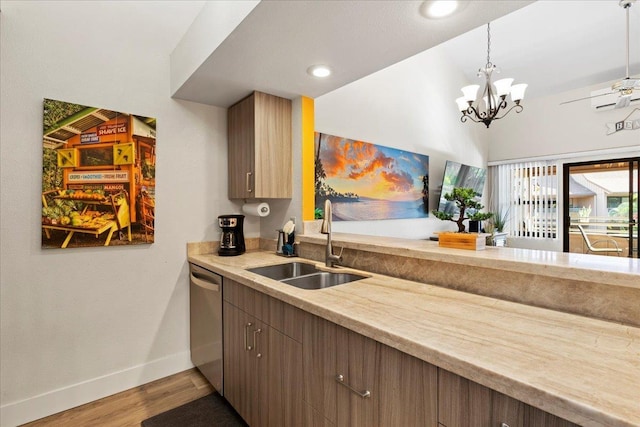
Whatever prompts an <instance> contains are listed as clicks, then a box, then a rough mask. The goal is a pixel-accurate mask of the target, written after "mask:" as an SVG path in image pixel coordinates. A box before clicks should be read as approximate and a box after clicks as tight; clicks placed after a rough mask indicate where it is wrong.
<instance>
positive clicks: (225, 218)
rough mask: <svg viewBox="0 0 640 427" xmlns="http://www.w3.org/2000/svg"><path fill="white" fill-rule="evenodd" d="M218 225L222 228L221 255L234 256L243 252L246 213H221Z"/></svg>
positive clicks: (219, 250)
mask: <svg viewBox="0 0 640 427" xmlns="http://www.w3.org/2000/svg"><path fill="white" fill-rule="evenodd" d="M218 225H219V226H220V228H221V229H222V234H221V235H220V249H218V255H220V256H234V255H240V254H243V253H244V251H245V246H244V232H243V228H244V215H220V216H219V217H218Z"/></svg>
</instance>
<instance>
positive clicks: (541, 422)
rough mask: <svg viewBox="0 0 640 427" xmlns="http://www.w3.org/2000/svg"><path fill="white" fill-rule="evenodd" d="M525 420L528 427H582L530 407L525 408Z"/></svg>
mask: <svg viewBox="0 0 640 427" xmlns="http://www.w3.org/2000/svg"><path fill="white" fill-rule="evenodd" d="M524 419H525V421H524V425H525V426H526V427H580V426H579V425H578V424H574V423H572V422H571V421H567V420H565V419H562V418H560V417H556V416H555V415H552V414H550V413H548V412H545V411H543V410H542V409H538V408H534V407H533V406H529V405H527V406H526V408H525V417H524Z"/></svg>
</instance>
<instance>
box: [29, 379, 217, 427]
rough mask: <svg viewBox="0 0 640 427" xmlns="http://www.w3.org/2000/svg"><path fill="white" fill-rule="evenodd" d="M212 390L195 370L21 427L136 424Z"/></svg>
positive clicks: (135, 426) (136, 426) (122, 426)
mask: <svg viewBox="0 0 640 427" xmlns="http://www.w3.org/2000/svg"><path fill="white" fill-rule="evenodd" d="M211 393H213V387H212V386H211V385H210V384H209V383H208V382H207V380H206V379H205V378H204V377H203V376H202V375H201V374H200V372H199V371H198V370H197V369H195V368H194V369H190V370H188V371H184V372H180V373H177V374H175V375H171V376H169V377H166V378H161V379H159V380H157V381H153V382H150V383H148V384H144V385H141V386H139V387H136V388H132V389H130V390H126V391H123V392H121V393H118V394H114V395H112V396H108V397H105V398H103V399H100V400H96V401H94V402H90V403H87V404H85V405H82V406H78V407H76V408H73V409H69V410H68V411H64V412H60V413H58V414H54V415H51V416H48V417H46V418H42V419H40V420H37V421H33V422H30V423H28V424H24V425H23V427H41V426H47V427H50V426H64V427H76V426H78V427H80V426H82V427H90V426H106V427H139V426H140V423H141V422H142V421H144V420H146V419H147V418H149V417H152V416H154V415H157V414H160V413H162V412H165V411H168V410H170V409H173V408H176V407H178V406H180V405H184V404H185V403H188V402H191V401H192V400H196V399H199V398H200V397H203V396H206V395H208V394H211Z"/></svg>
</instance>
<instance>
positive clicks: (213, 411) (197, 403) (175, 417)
mask: <svg viewBox="0 0 640 427" xmlns="http://www.w3.org/2000/svg"><path fill="white" fill-rule="evenodd" d="M177 426H188V427H212V426H215V427H247V424H246V423H245V422H244V421H243V420H242V418H240V415H238V413H237V412H236V411H235V410H234V409H233V408H232V407H231V405H229V403H228V402H227V401H226V400H224V398H223V397H222V396H220V395H219V394H218V393H214V394H210V395H208V396H205V397H201V398H200V399H198V400H194V401H193V402H189V403H187V404H184V405H182V406H178V407H177V408H174V409H171V410H170V411H167V412H163V413H162V414H158V415H156V416H154V417H151V418H148V419H146V420H144V421H143V422H142V427H177Z"/></svg>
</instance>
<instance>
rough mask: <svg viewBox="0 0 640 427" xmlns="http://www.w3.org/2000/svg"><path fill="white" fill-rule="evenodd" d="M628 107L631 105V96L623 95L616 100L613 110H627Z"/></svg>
mask: <svg viewBox="0 0 640 427" xmlns="http://www.w3.org/2000/svg"><path fill="white" fill-rule="evenodd" d="M629 105H631V95H623V96H621V97H620V98H618V101H617V102H616V105H615V106H614V107H613V108H614V109H616V108H627V107H628V106H629Z"/></svg>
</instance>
